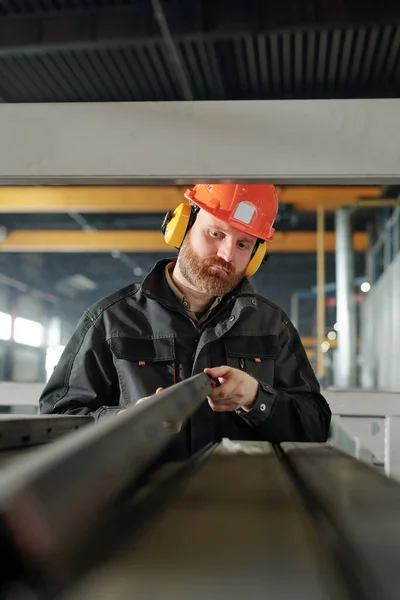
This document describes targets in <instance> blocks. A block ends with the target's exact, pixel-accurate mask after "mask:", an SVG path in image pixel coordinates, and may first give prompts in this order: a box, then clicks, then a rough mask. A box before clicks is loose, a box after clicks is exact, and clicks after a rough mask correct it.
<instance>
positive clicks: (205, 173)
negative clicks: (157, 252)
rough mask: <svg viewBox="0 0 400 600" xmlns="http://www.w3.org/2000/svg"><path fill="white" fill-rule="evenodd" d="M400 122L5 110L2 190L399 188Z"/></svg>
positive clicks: (171, 108) (367, 104)
mask: <svg viewBox="0 0 400 600" xmlns="http://www.w3.org/2000/svg"><path fill="white" fill-rule="evenodd" d="M399 121H400V103H399V102H398V101H397V100H396V99H379V100H356V101H355V100H323V101H319V100H306V101H303V100H302V101H296V100H293V101H291V102H285V101H259V102H253V101H234V102H233V101H232V102H230V101H216V102H213V101H209V102H167V103H164V102H155V103H141V102H133V103H129V102H122V103H121V102H110V103H90V104H87V103H55V104H47V103H46V104H40V103H31V104H0V131H1V132H2V136H1V139H0V183H1V184H6V183H11V184H13V185H15V184H19V185H21V184H27V183H28V184H29V183H35V184H38V183H42V184H43V183H59V184H60V183H61V184H62V183H63V182H65V183H68V185H70V184H76V183H85V184H93V183H96V182H98V183H102V182H103V183H104V182H111V181H112V182H114V183H118V184H124V183H125V184H127V183H135V184H139V183H142V184H149V183H152V184H155V183H157V184H162V183H168V184H170V183H173V184H177V183H178V184H179V185H184V184H187V183H189V184H191V183H193V182H196V181H221V180H224V179H229V180H232V181H234V182H237V181H239V182H243V181H252V182H256V181H265V182H268V181H272V182H274V183H275V184H278V185H284V184H291V185H294V184H309V185H313V184H335V185H338V184H347V185H350V184H363V185H365V184H367V183H369V182H372V183H374V184H375V185H386V184H389V183H392V184H395V183H399V182H400V171H399V168H398V165H399V164H400V128H398V127H393V123H397V122H399ZM365 123H368V128H366V127H365ZM54 132H56V135H55V134H54ZM310 132H313V133H312V135H310ZM172 139H173V140H174V143H173V144H171V140H172ZM327 139H329V140H330V143H329V144H328V145H327V144H326V140H327ZM9 140H12V144H10V142H9ZM210 148H212V149H213V151H212V156H211V154H210ZM277 148H279V152H277ZM360 148H362V152H360ZM111 150H112V151H111Z"/></svg>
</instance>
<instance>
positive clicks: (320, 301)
mask: <svg viewBox="0 0 400 600" xmlns="http://www.w3.org/2000/svg"><path fill="white" fill-rule="evenodd" d="M317 340H318V341H317V344H318V347H317V377H318V379H319V380H320V381H322V380H323V379H324V377H325V360H324V352H323V350H322V344H323V342H324V340H325V210H324V207H323V206H322V205H321V206H319V207H318V210H317Z"/></svg>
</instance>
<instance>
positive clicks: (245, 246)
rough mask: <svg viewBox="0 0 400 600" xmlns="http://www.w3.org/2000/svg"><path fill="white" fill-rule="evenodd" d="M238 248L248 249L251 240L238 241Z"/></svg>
mask: <svg viewBox="0 0 400 600" xmlns="http://www.w3.org/2000/svg"><path fill="white" fill-rule="evenodd" d="M238 248H240V250H248V249H249V242H238Z"/></svg>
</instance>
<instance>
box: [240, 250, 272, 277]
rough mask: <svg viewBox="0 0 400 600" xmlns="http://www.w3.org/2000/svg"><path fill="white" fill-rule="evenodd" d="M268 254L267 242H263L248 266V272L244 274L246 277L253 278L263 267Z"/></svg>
mask: <svg viewBox="0 0 400 600" xmlns="http://www.w3.org/2000/svg"><path fill="white" fill-rule="evenodd" d="M266 253H267V242H261V243H260V244H258V247H257V250H256V251H255V252H254V254H253V256H252V257H251V259H250V262H249V264H248V265H247V268H246V271H245V273H244V275H245V277H251V276H252V275H254V273H255V272H256V271H257V270H258V269H259V268H260V267H261V264H262V262H263V260H264V258H265V255H266Z"/></svg>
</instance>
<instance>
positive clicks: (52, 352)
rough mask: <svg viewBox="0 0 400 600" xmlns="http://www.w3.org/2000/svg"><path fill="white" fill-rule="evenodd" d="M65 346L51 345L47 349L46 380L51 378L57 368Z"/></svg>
mask: <svg viewBox="0 0 400 600" xmlns="http://www.w3.org/2000/svg"><path fill="white" fill-rule="evenodd" d="M64 349H65V346H50V347H49V348H47V350H46V382H47V381H48V380H49V379H50V377H51V374H52V373H53V371H54V369H55V368H56V366H57V364H58V361H59V360H60V358H61V354H62V353H63V352H64Z"/></svg>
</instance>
